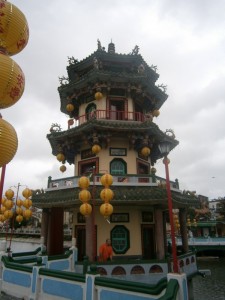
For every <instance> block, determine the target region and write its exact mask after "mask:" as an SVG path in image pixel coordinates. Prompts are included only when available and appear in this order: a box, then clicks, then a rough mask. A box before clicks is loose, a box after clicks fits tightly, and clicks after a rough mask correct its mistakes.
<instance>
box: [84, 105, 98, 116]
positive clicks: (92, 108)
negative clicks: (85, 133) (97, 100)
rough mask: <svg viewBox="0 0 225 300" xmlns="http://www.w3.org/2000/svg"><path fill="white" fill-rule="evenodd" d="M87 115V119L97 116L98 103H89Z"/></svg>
mask: <svg viewBox="0 0 225 300" xmlns="http://www.w3.org/2000/svg"><path fill="white" fill-rule="evenodd" d="M85 112H86V116H87V120H91V119H95V118H96V105H95V104H94V103H91V104H89V105H88V106H87V107H86V110H85Z"/></svg>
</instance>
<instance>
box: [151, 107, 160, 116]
mask: <svg viewBox="0 0 225 300" xmlns="http://www.w3.org/2000/svg"><path fill="white" fill-rule="evenodd" d="M152 115H153V116H154V117H156V118H157V117H158V116H159V115H160V111H159V110H158V109H155V110H153V112H152Z"/></svg>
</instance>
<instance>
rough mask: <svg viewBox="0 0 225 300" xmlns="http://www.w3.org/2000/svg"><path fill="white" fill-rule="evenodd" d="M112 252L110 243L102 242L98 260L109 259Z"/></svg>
mask: <svg viewBox="0 0 225 300" xmlns="http://www.w3.org/2000/svg"><path fill="white" fill-rule="evenodd" d="M112 254H113V249H112V246H111V245H107V244H106V243H105V244H102V245H101V246H100V248H99V260H100V261H107V260H108V259H111V257H112Z"/></svg>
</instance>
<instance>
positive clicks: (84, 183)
mask: <svg viewBox="0 0 225 300" xmlns="http://www.w3.org/2000/svg"><path fill="white" fill-rule="evenodd" d="M78 185H79V187H80V188H81V189H87V188H88V187H89V185H90V180H89V179H88V178H87V177H86V176H82V177H80V178H79V180H78Z"/></svg>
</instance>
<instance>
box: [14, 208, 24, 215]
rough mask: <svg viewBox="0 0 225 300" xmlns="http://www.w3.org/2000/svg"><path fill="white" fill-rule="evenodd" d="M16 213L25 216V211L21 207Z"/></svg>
mask: <svg viewBox="0 0 225 300" xmlns="http://www.w3.org/2000/svg"><path fill="white" fill-rule="evenodd" d="M16 213H17V215H22V214H23V209H22V208H21V207H17V208H16Z"/></svg>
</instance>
